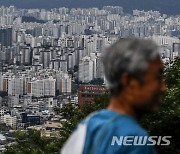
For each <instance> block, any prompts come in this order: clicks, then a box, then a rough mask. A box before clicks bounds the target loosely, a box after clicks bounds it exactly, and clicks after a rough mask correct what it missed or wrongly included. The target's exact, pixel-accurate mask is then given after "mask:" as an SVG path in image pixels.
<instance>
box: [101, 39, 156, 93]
mask: <svg viewBox="0 0 180 154" xmlns="http://www.w3.org/2000/svg"><path fill="white" fill-rule="evenodd" d="M158 56H159V52H158V46H157V44H156V43H155V42H154V41H152V40H150V39H138V38H124V39H119V40H118V41H117V42H116V43H114V44H112V45H111V46H110V47H108V48H107V49H106V50H105V51H104V52H103V53H102V63H103V65H104V73H105V78H106V80H107V82H108V86H109V89H110V91H111V93H112V94H113V95H116V94H119V92H120V91H121V90H122V85H121V83H120V79H121V76H122V74H123V73H128V74H130V75H133V76H135V77H137V78H138V76H142V73H144V72H145V71H146V70H147V68H148V64H149V61H151V60H154V59H155V58H157V57H158Z"/></svg>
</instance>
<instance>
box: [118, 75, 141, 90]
mask: <svg viewBox="0 0 180 154" xmlns="http://www.w3.org/2000/svg"><path fill="white" fill-rule="evenodd" d="M121 83H122V86H123V87H124V88H125V87H127V86H129V87H130V88H132V89H134V88H135V87H137V86H138V81H137V80H136V79H134V78H133V77H132V76H131V75H129V74H128V73H124V74H123V75H122V77H121Z"/></svg>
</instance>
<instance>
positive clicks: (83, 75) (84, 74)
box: [79, 56, 94, 82]
mask: <svg viewBox="0 0 180 154" xmlns="http://www.w3.org/2000/svg"><path fill="white" fill-rule="evenodd" d="M93 76H94V75H93V61H92V60H91V59H90V57H88V56H86V57H84V58H83V59H82V60H81V61H80V64H79V81H81V82H90V81H91V80H93V79H94V78H93Z"/></svg>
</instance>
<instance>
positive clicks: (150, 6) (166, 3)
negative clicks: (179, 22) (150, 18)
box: [0, 0, 180, 15]
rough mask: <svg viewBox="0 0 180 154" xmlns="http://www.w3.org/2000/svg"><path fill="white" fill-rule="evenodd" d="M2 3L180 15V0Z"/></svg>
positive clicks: (3, 0) (6, 2) (1, 1)
mask: <svg viewBox="0 0 180 154" xmlns="http://www.w3.org/2000/svg"><path fill="white" fill-rule="evenodd" d="M0 5H1V6H2V5H5V6H10V5H14V6H16V7H18V8H45V9H51V8H56V7H57V8H58V7H68V8H89V7H98V8H102V7H103V6H105V5H113V6H122V7H123V8H124V10H125V12H128V13H131V12H132V10H133V9H141V10H143V9H144V10H154V11H155V10H157V11H160V12H162V13H166V14H169V15H178V14H180V11H179V5H180V1H179V0H156V1H152V0H146V1H144V0H113V1H110V0H99V1H96V0H91V1H89V0H76V1H75V0H66V1H65V0H51V1H49V0H39V1H36V0H26V1H22V0H13V1H12V0H0ZM172 8H173V9H172Z"/></svg>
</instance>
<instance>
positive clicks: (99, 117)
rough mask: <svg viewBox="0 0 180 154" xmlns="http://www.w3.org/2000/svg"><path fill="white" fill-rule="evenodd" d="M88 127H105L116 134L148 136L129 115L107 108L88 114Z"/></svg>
mask: <svg viewBox="0 0 180 154" xmlns="http://www.w3.org/2000/svg"><path fill="white" fill-rule="evenodd" d="M84 121H88V127H90V128H92V129H102V128H103V127H107V129H108V130H109V131H113V132H114V133H116V134H117V135H137V136H148V133H147V131H146V130H145V129H144V128H142V126H141V125H140V124H139V122H138V121H137V120H136V119H134V118H133V117H131V116H128V115H123V114H119V113H117V112H113V111H109V110H100V111H98V112H95V113H93V114H91V115H90V116H88V117H87V118H86V119H85V120H84Z"/></svg>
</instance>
